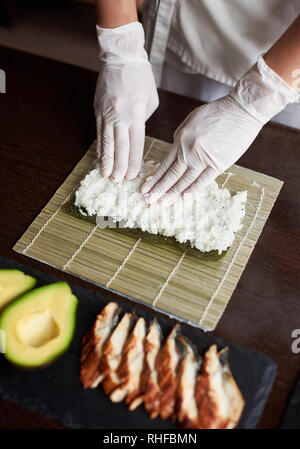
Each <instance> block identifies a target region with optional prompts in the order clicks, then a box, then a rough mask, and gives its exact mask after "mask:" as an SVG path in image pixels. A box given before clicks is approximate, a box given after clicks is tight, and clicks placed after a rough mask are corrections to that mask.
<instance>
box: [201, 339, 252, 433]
mask: <svg viewBox="0 0 300 449" xmlns="http://www.w3.org/2000/svg"><path fill="white" fill-rule="evenodd" d="M228 356H229V351H228V348H224V349H223V350H222V351H220V352H218V351H217V346H216V345H212V346H211V347H210V348H209V349H208V351H207V352H206V353H205V355H204V360H203V364H202V366H201V373H200V375H199V376H198V379H197V383H196V389H195V397H196V402H197V408H198V425H197V427H198V428H199V429H232V428H233V427H235V426H236V425H237V423H238V421H239V419H240V416H241V414H242V411H243V408H244V404H245V402H244V399H243V396H242V394H241V392H240V390H239V388H238V386H237V384H236V382H235V380H234V378H233V376H232V374H231V371H230V367H229V362H228Z"/></svg>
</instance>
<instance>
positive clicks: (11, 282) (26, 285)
mask: <svg viewBox="0 0 300 449" xmlns="http://www.w3.org/2000/svg"><path fill="white" fill-rule="evenodd" d="M35 284H36V279H34V278H33V277H31V276H28V275H27V274H24V273H23V272H22V271H20V270H9V269H2V270H0V309H2V307H4V306H5V305H6V304H8V303H9V302H11V301H12V300H13V299H16V298H17V297H18V296H20V295H23V294H24V293H25V292H27V291H28V290H31V289H32V288H33V287H34V286H35Z"/></svg>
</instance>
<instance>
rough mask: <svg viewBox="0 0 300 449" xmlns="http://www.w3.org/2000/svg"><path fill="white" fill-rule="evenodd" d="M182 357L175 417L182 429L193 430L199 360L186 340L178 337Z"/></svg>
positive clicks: (195, 414)
mask: <svg viewBox="0 0 300 449" xmlns="http://www.w3.org/2000/svg"><path fill="white" fill-rule="evenodd" d="M180 343H181V344H182V345H183V348H184V356H183V359H182V361H181V364H180V369H179V381H178V389H177V394H176V416H177V421H178V423H179V426H180V427H181V428H182V429H195V428H196V427H197V424H198V408H197V403H196V399H195V386H196V381H197V375H198V370H199V361H200V358H199V357H198V355H197V351H196V349H195V348H194V347H193V345H192V343H190V342H189V341H188V340H187V339H186V338H184V337H182V336H181V337H180Z"/></svg>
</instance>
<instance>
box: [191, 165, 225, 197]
mask: <svg viewBox="0 0 300 449" xmlns="http://www.w3.org/2000/svg"><path fill="white" fill-rule="evenodd" d="M217 176H218V172H217V171H216V170H215V169H214V168H212V167H206V169H205V170H203V172H202V173H201V175H200V176H198V178H197V179H196V180H195V181H194V182H193V184H191V185H190V186H189V187H188V188H187V189H186V190H185V191H184V192H183V194H184V195H186V194H188V195H190V194H193V195H196V194H197V193H199V192H200V191H201V190H202V189H203V188H204V187H206V186H207V185H208V184H210V183H211V182H212V181H213V180H214V179H215V178H216V177H217Z"/></svg>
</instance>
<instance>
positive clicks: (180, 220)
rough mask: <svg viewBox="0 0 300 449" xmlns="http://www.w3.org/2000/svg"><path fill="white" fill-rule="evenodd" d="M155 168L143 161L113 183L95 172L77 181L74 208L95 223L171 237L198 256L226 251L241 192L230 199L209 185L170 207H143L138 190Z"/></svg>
mask: <svg viewBox="0 0 300 449" xmlns="http://www.w3.org/2000/svg"><path fill="white" fill-rule="evenodd" d="M156 168H157V163H154V162H153V161H148V162H145V163H144V165H143V168H142V171H141V173H140V175H139V176H138V177H137V178H136V179H134V180H132V181H127V180H123V181H121V182H120V183H118V184H116V183H113V182H112V181H110V180H109V179H108V178H104V177H102V176H101V174H100V170H99V168H95V169H94V170H92V171H91V172H90V173H88V175H87V176H86V177H85V178H84V179H83V181H82V182H81V184H80V187H79V188H78V190H77V191H76V194H75V205H76V206H77V207H79V209H80V211H81V213H82V214H83V215H90V216H92V215H97V223H98V225H100V226H101V223H102V224H103V227H106V226H107V222H105V221H104V220H103V221H101V217H111V218H110V220H111V222H112V223H115V222H117V221H118V222H121V223H122V226H123V227H126V228H137V227H138V228H140V229H142V231H147V232H150V233H152V234H158V233H159V234H162V235H164V236H166V237H175V238H176V240H178V241H179V242H180V243H183V242H189V243H190V245H191V247H192V248H197V249H199V250H200V251H203V252H206V251H212V250H217V251H218V252H219V253H221V252H222V251H224V250H226V249H227V248H228V247H230V246H231V245H232V243H233V240H234V236H235V233H236V232H237V231H238V230H239V229H241V227H242V219H243V217H244V215H245V204H246V200H247V191H244V192H238V193H236V194H235V195H234V196H231V194H230V192H229V190H227V189H221V188H219V187H218V185H217V183H216V182H215V181H213V182H212V183H211V184H210V185H208V186H207V187H206V188H205V189H203V190H202V191H201V192H199V193H197V194H196V195H184V196H181V197H180V198H179V199H178V201H177V202H176V203H175V204H173V205H172V206H170V207H162V206H161V205H160V203H159V202H156V203H154V204H152V205H150V206H148V205H147V203H146V201H145V198H144V195H143V194H142V193H140V185H141V184H142V183H143V181H144V179H145V178H146V177H148V176H151V175H152V174H153V173H154V171H155V170H156Z"/></svg>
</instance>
